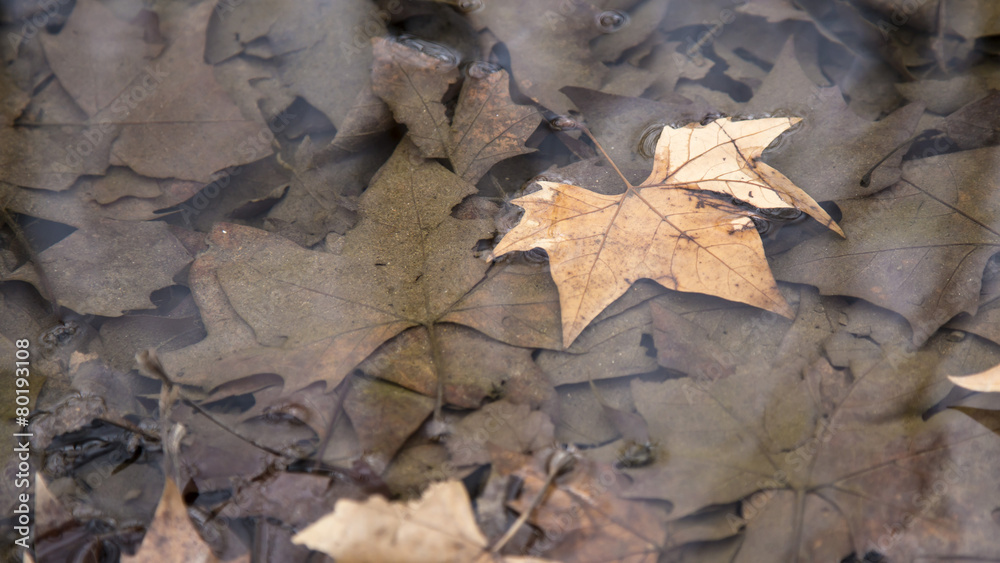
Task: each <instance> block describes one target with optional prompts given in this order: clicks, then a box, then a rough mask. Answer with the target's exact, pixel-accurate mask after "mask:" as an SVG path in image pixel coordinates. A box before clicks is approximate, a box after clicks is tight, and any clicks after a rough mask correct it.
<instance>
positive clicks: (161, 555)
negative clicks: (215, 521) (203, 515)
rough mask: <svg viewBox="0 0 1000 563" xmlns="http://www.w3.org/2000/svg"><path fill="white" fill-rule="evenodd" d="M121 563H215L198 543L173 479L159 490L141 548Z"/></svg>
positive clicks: (237, 562) (246, 557)
mask: <svg viewBox="0 0 1000 563" xmlns="http://www.w3.org/2000/svg"><path fill="white" fill-rule="evenodd" d="M122 561H123V562H124V563H146V562H149V563H153V562H166V563H173V562H177V563H181V562H184V563H218V561H219V559H218V558H217V557H216V556H215V555H213V554H212V550H211V549H209V548H208V544H206V543H205V541H204V540H202V539H201V536H200V535H198V531H197V530H196V529H195V527H194V525H192V524H191V519H190V518H189V517H188V513H187V506H185V504H184V499H183V497H181V492H180V491H179V490H178V489H177V485H176V484H174V481H173V479H171V478H169V477H168V478H167V482H166V484H165V485H164V486H163V496H162V497H161V498H160V504H159V506H157V507H156V515H155V516H154V517H153V523H152V524H151V525H150V527H149V530H148V531H147V532H146V537H144V538H143V540H142V547H140V548H139V551H138V552H137V553H136V554H135V555H124V556H122ZM231 561H233V562H234V563H241V562H243V561H246V562H247V563H249V561H250V555H249V554H247V555H245V556H244V557H241V558H239V559H234V560H231Z"/></svg>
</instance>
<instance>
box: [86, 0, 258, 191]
mask: <svg viewBox="0 0 1000 563" xmlns="http://www.w3.org/2000/svg"><path fill="white" fill-rule="evenodd" d="M212 8H213V5H212V3H211V2H203V3H201V4H199V5H198V6H196V7H193V8H191V9H190V10H187V11H185V12H183V16H182V17H180V18H178V19H177V20H176V21H172V22H170V23H172V25H170V26H167V29H166V31H165V34H166V35H167V37H168V39H169V40H170V44H169V45H168V46H167V48H166V49H164V50H163V53H162V54H161V55H160V56H159V57H157V58H156V59H155V60H154V61H153V63H152V64H151V66H150V67H149V68H148V69H147V72H145V73H143V74H142V75H140V76H139V77H137V78H136V79H135V80H134V81H133V86H131V88H132V89H133V90H134V91H135V92H137V93H135V94H132V90H129V97H127V98H126V99H125V100H123V101H122V106H121V107H119V106H118V105H117V104H116V103H112V104H111V105H110V106H109V107H108V108H107V109H105V110H103V111H102V112H100V113H98V114H97V115H96V116H95V117H94V118H93V121H97V122H106V121H110V122H112V123H120V124H121V132H120V133H119V134H118V137H117V139H115V142H114V145H113V147H112V151H111V153H112V160H111V162H112V164H119V165H123V166H128V167H129V168H131V169H132V170H134V171H136V172H137V173H139V174H142V175H144V176H150V177H153V178H180V179H186V180H195V181H201V182H208V181H211V179H212V174H214V173H215V172H217V171H219V170H222V169H223V168H226V167H228V166H238V165H240V164H246V163H248V162H252V161H254V160H256V159H258V158H260V157H261V156H266V154H269V153H270V151H271V148H270V146H269V145H267V144H266V143H265V144H264V146H263V147H261V146H260V145H261V141H260V140H259V139H258V135H263V134H264V133H270V131H269V130H268V128H267V125H265V124H264V122H263V119H262V118H261V117H260V116H259V115H256V116H249V117H247V116H244V115H242V114H241V112H240V109H239V107H237V105H236V104H235V103H233V101H232V100H231V99H230V98H229V94H228V93H226V91H225V90H223V88H222V87H221V86H220V85H219V83H218V82H217V81H216V79H215V76H214V74H213V71H212V66H211V65H209V64H206V63H205V62H204V55H205V29H206V27H208V18H209V14H211V11H212ZM144 80H145V82H143V81H144ZM122 107H123V108H124V110H125V112H126V113H125V116H123V115H122ZM164 146H169V147H171V150H170V151H164V150H163V147H164ZM261 153H264V154H261Z"/></svg>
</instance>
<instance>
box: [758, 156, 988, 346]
mask: <svg viewBox="0 0 1000 563" xmlns="http://www.w3.org/2000/svg"><path fill="white" fill-rule="evenodd" d="M997 155H1000V149H998V148H997V147H987V148H982V149H977V150H973V151H963V152H957V153H949V154H943V155H939V156H932V157H930V158H923V159H918V160H912V161H909V162H908V163H907V164H906V166H905V167H904V171H903V181H901V182H899V183H898V184H896V185H895V186H893V187H892V188H890V189H888V190H885V191H883V192H880V193H878V194H876V195H874V196H872V197H868V198H858V199H849V200H843V201H840V202H839V203H838V205H839V206H840V208H841V210H842V211H843V213H844V220H843V223H844V225H845V227H846V228H847V229H848V230H850V232H851V233H852V236H851V238H850V239H848V240H839V239H834V238H832V237H828V236H818V237H815V238H813V239H810V240H808V241H805V242H804V243H803V244H800V245H797V246H795V247H794V248H792V249H791V250H790V251H788V252H786V253H783V254H780V255H778V256H776V257H775V260H774V262H773V265H774V271H775V274H776V275H777V277H778V278H779V279H782V280H787V281H794V282H798V283H808V284H811V285H815V286H816V287H818V288H819V289H820V291H821V292H823V293H824V294H827V295H851V296H855V297H861V298H862V299H866V300H868V301H870V302H872V303H875V304H876V305H879V306H881V307H885V308H887V309H890V310H893V311H895V312H897V313H899V314H900V315H903V316H904V317H905V318H906V319H907V320H908V321H910V325H911V326H912V328H913V342H914V344H921V343H923V342H924V341H926V340H927V338H928V337H929V336H930V335H931V334H933V333H934V331H936V330H937V329H938V328H939V327H941V326H942V325H943V324H944V323H946V322H948V320H949V319H951V318H952V317H954V316H955V315H957V314H958V313H961V312H968V313H970V314H973V313H975V311H976V309H977V307H978V305H979V290H980V287H981V286H982V276H983V268H984V267H985V265H986V262H987V260H989V258H990V256H992V255H993V254H994V253H995V252H996V251H997V249H998V248H1000V246H998V245H1000V234H998V233H997V230H996V227H995V225H996V220H995V216H996V215H995V213H996V210H997V209H998V206H997V202H996V197H994V195H995V194H994V189H993V187H992V185H991V184H989V183H984V182H983V181H982V178H985V177H992V176H993V175H994V174H995V171H994V168H995V162H996V160H995V159H996V158H997ZM886 225H893V227H892V228H891V229H887V228H886Z"/></svg>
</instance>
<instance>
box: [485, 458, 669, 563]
mask: <svg viewBox="0 0 1000 563" xmlns="http://www.w3.org/2000/svg"><path fill="white" fill-rule="evenodd" d="M568 455H571V454H569V453H568V452H565V451H561V450H553V449H551V448H549V449H546V450H542V451H539V452H538V453H536V454H535V455H534V456H527V455H524V454H521V453H517V452H503V451H497V450H494V457H493V463H494V467H495V471H497V472H498V473H499V474H501V475H504V474H512V475H515V476H517V477H519V478H520V479H522V480H523V485H522V486H521V487H520V490H519V491H518V493H519V494H518V495H517V496H516V497H515V498H513V499H511V500H510V501H509V502H508V506H509V507H510V508H512V509H514V510H515V511H517V512H519V513H523V512H524V511H525V510H528V509H529V508H530V507H532V505H533V504H534V503H535V502H536V500H535V499H537V498H538V497H539V496H541V498H542V501H541V502H540V503H538V504H537V506H535V507H534V508H535V509H534V510H533V511H532V512H531V515H530V516H529V517H528V518H527V521H528V522H530V523H532V524H534V525H535V526H537V527H538V528H539V529H540V530H541V532H542V533H541V537H538V538H536V539H535V544H534V545H531V546H530V547H529V549H530V550H531V552H532V553H539V554H541V555H544V556H546V557H551V558H553V559H556V560H559V561H578V562H581V563H597V562H602V561H629V562H635V563H653V562H655V561H657V560H658V558H659V556H660V555H661V554H662V552H663V551H664V550H665V547H666V545H667V544H668V542H669V541H670V540H669V538H668V537H667V531H668V528H669V525H668V523H667V520H668V518H667V511H666V510H665V509H664V507H663V506H662V505H661V506H656V505H655V504H652V503H647V502H643V501H636V500H629V499H623V498H621V497H620V496H619V493H620V492H621V489H622V486H623V484H624V483H625V481H626V478H625V476H624V475H623V474H622V473H621V472H620V471H619V470H617V469H615V468H612V467H611V466H609V465H605V464H601V463H595V462H593V461H590V460H586V459H576V460H575V461H573V462H571V463H569V464H567V465H566V467H565V469H564V470H563V471H561V472H559V471H558V470H557V469H556V468H555V467H554V466H553V464H554V463H557V461H556V460H558V459H560V457H561V456H568ZM553 471H557V474H556V475H555V476H554V478H553V476H552V472H553ZM522 516H523V514H522Z"/></svg>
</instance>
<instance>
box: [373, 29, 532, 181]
mask: <svg viewBox="0 0 1000 563" xmlns="http://www.w3.org/2000/svg"><path fill="white" fill-rule="evenodd" d="M374 51H375V67H374V69H373V71H372V82H373V87H374V90H375V93H376V94H377V95H378V96H379V97H381V98H382V99H383V100H385V102H386V103H387V104H388V105H389V107H390V108H391V109H392V112H393V115H394V116H395V117H396V120H397V121H399V122H400V123H405V124H406V125H407V127H408V129H409V134H410V138H411V139H412V140H413V142H414V144H416V145H417V147H419V148H420V153H421V154H422V155H423V156H424V157H426V158H447V159H448V160H449V161H451V164H452V166H453V167H454V170H455V173H456V174H458V175H459V176H461V177H462V178H463V179H465V180H467V181H468V182H470V183H475V182H477V181H478V180H479V178H481V177H482V175H483V174H485V173H486V171H488V170H489V169H490V168H491V167H492V166H493V165H494V164H496V163H497V162H499V161H501V160H504V159H507V158H510V157H512V156H517V155H519V154H525V153H528V152H532V149H529V148H526V147H525V146H524V141H525V140H526V139H527V138H528V136H529V135H531V133H532V132H533V131H534V130H535V129H536V128H537V127H538V124H539V123H540V122H541V119H542V118H541V115H540V114H539V113H538V110H536V109H535V108H533V107H531V106H521V105H517V104H515V103H514V102H513V101H511V99H510V93H509V92H508V86H507V84H508V81H509V77H508V75H507V71H505V70H503V69H500V68H497V67H494V66H493V65H490V64H487V63H476V64H473V65H472V66H470V67H469V70H468V72H467V73H466V78H465V82H464V83H463V86H462V91H461V94H459V98H458V105H457V106H456V107H455V110H454V111H455V113H454V118H452V119H451V120H450V123H449V120H448V118H447V117H446V115H445V105H444V104H443V103H442V101H441V100H442V98H443V97H444V95H445V92H447V91H448V89H449V87H450V86H451V84H452V83H454V82H456V81H457V80H458V77H459V72H458V67H457V65H456V60H454V59H452V58H449V57H447V56H444V55H441V56H440V57H436V56H433V55H431V54H427V53H425V52H422V51H418V50H417V49H414V48H413V47H411V46H410V45H409V44H408V43H403V42H400V41H393V40H389V39H376V40H375V41H374Z"/></svg>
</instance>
